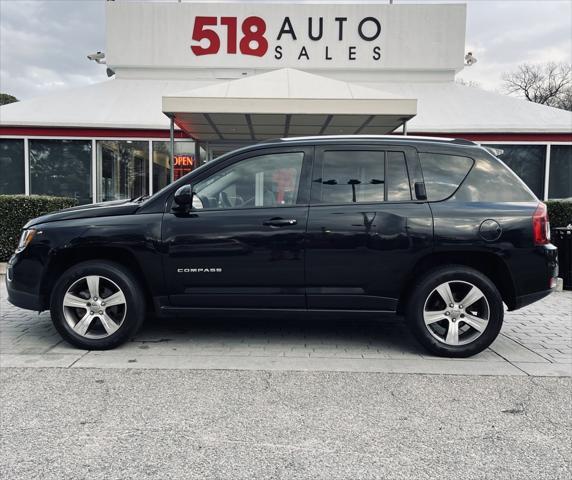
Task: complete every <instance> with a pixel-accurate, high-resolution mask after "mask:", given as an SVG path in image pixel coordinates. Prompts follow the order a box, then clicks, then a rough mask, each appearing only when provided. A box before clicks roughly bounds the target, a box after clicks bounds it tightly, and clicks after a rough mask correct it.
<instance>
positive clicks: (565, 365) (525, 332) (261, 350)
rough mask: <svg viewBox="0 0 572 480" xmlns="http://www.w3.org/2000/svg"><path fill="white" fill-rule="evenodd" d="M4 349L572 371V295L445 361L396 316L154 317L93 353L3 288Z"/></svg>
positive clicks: (287, 363)
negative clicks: (466, 355) (484, 346)
mask: <svg viewBox="0 0 572 480" xmlns="http://www.w3.org/2000/svg"><path fill="white" fill-rule="evenodd" d="M0 281H2V283H3V279H0ZM0 354H1V357H0V358H1V362H2V363H3V364H2V363H0V366H49V365H52V366H60V367H69V366H70V365H72V364H74V366H77V365H78V366H82V365H83V366H94V367H97V366H105V365H106V364H108V363H109V365H112V366H114V367H117V368H120V366H121V365H123V366H124V367H126V368H139V366H141V365H145V366H146V367H145V368H151V366H152V365H153V361H155V360H156V359H161V360H157V362H158V363H157V367H158V368H171V367H169V365H171V364H172V365H173V367H172V368H195V367H196V368H233V365H242V367H241V368H246V369H250V368H261V369H263V368H264V367H265V366H267V367H268V368H269V369H280V368H295V369H296V368H299V369H301V370H311V369H312V368H318V369H328V368H331V369H332V370H343V369H344V368H348V369H350V370H359V369H360V368H361V369H362V371H400V372H405V373H406V372H414V371H415V370H416V369H417V372H418V373H428V372H432V373H447V372H448V373H457V374H463V373H469V374H470V373H473V374H491V373H492V372H494V371H495V369H497V370H498V371H499V372H504V374H524V373H523V372H526V373H528V374H530V375H559V374H562V375H568V374H569V372H570V370H571V368H570V366H571V364H572V292H566V291H565V292H559V293H554V294H552V295H550V296H549V297H547V298H545V299H543V300H541V301H540V302H538V303H536V304H534V305H531V306H529V307H526V308H523V309H521V310H518V311H516V312H506V315H505V323H504V326H503V329H502V332H501V335H500V336H499V338H498V339H497V340H496V341H495V342H494V343H493V345H492V346H491V348H490V349H488V350H486V351H485V352H482V353H481V354H479V355H477V356H475V357H473V358H471V359H465V360H444V359H438V358H435V357H433V356H431V355H429V354H428V353H427V352H426V351H425V350H423V349H422V348H421V347H420V346H419V345H418V344H417V342H416V341H415V340H414V339H413V337H412V335H411V334H410V333H409V331H408V330H407V328H406V325H405V323H404V322H403V321H402V320H401V319H399V318H389V319H383V320H380V321H376V320H359V321H356V320H352V321H344V320H343V318H340V319H335V320H322V319H316V320H310V319H304V320H270V319H269V320H259V319H256V320H255V319H252V320H237V319H233V318H228V319H209V318H202V319H192V320H174V321H171V320H169V321H158V320H154V321H147V322H146V323H145V325H144V327H143V328H142V330H141V331H140V332H139V334H138V335H137V336H136V338H134V339H133V340H132V341H130V342H128V343H127V344H125V345H123V346H121V347H119V348H118V349H116V350H114V351H111V352H104V353H98V352H87V351H83V350H79V349H76V348H74V347H71V346H70V345H68V344H67V343H66V342H64V341H62V339H61V337H60V336H59V335H58V334H57V332H56V331H55V329H54V328H53V326H52V323H51V319H50V315H49V312H43V313H42V314H40V315H38V314H37V313H35V312H28V311H25V310H21V309H18V308H16V307H14V306H12V305H11V304H9V303H8V301H7V298H6V291H5V288H4V287H3V286H2V287H0ZM92 357H93V358H92ZM106 359H108V360H109V362H108V361H107V360H106ZM237 359H240V360H237ZM328 362H330V363H328ZM328 365H329V367H328ZM360 365H361V367H360ZM399 365H402V366H401V367H399ZM457 365H458V366H457ZM177 366H179V367H177ZM469 366H470V368H469ZM499 366H500V367H499ZM237 368H238V367H237ZM447 369H449V371H447ZM471 369H472V370H471ZM479 372H481V373H479ZM482 372H485V373H482Z"/></svg>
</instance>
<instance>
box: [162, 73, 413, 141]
mask: <svg viewBox="0 0 572 480" xmlns="http://www.w3.org/2000/svg"><path fill="white" fill-rule="evenodd" d="M163 112H164V113H165V114H167V115H168V116H173V117H174V119H175V123H176V124H177V125H178V126H179V127H180V128H181V129H183V130H184V131H186V132H187V133H188V134H190V135H191V136H192V137H193V138H195V139H197V140H207V141H209V140H216V141H219V140H251V141H252V140H261V139H264V138H272V137H285V136H288V135H322V134H323V135H328V134H357V133H378V134H385V133H389V132H392V131H393V130H395V129H396V128H397V127H399V126H401V125H403V122H405V121H407V120H409V119H411V118H412V117H414V116H415V114H416V113H417V100H416V99H413V98H402V97H398V96H396V95H392V94H389V93H385V92H383V91H380V90H376V89H373V88H368V87H363V86H360V85H354V84H351V83H348V82H343V81H340V80H334V79H332V78H328V77H323V76H320V75H314V74H311V73H306V72H302V71H300V70H296V69H292V68H283V69H280V70H274V71H271V72H268V73H263V74H260V75H254V76H251V77H246V78H241V79H238V80H232V81H227V82H223V83H218V84H215V85H211V86H208V87H203V88H198V89H195V90H191V91H188V92H183V93H179V94H174V95H167V96H164V97H163Z"/></svg>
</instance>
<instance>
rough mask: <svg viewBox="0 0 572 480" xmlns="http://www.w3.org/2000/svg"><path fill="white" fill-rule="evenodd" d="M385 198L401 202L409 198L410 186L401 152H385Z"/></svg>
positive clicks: (403, 156)
mask: <svg viewBox="0 0 572 480" xmlns="http://www.w3.org/2000/svg"><path fill="white" fill-rule="evenodd" d="M386 177H387V178H386V181H387V200H388V201H389V202H403V201H407V200H411V187H410V185H409V175H408V174H407V164H406V163H405V154H404V153H403V152H387V175H386Z"/></svg>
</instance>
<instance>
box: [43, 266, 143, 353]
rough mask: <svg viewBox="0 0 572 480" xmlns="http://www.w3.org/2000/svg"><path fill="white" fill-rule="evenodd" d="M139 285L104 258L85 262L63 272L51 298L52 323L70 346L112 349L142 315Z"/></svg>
mask: <svg viewBox="0 0 572 480" xmlns="http://www.w3.org/2000/svg"><path fill="white" fill-rule="evenodd" d="M144 305H145V302H144V299H143V296H142V291H141V288H140V286H139V284H138V282H137V281H136V279H135V278H134V277H133V275H132V274H131V272H129V271H128V270H127V269H125V268H124V267H123V266H121V265H118V264H115V263H112V262H107V261H89V262H83V263H80V264H78V265H75V266H73V267H71V268H70V269H68V270H67V271H65V272H64V273H63V275H62V276H61V277H60V279H59V280H58V282H57V283H56V285H55V287H54V290H53V293H52V298H51V307H50V311H51V315H52V321H53V322H54V326H55V327H56V329H57V330H58V332H59V333H60V334H61V335H62V337H63V338H64V339H65V340H67V341H68V342H69V343H71V344H72V345H75V346H76V347H79V348H84V349H88V350H106V349H110V348H114V347H116V346H118V345H120V344H122V343H123V342H125V341H126V340H128V339H129V338H130V337H131V336H133V335H134V334H135V333H136V332H137V330H138V329H139V327H140V326H141V323H142V322H143V319H144V317H145V308H144Z"/></svg>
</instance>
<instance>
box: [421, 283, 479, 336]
mask: <svg viewBox="0 0 572 480" xmlns="http://www.w3.org/2000/svg"><path fill="white" fill-rule="evenodd" d="M489 318H490V306H489V302H488V300H487V298H486V297H485V294H484V293H483V292H482V291H481V290H480V289H479V288H478V287H477V286H475V285H473V284H472V283H469V282H465V281H450V282H445V283H442V284H440V285H439V286H437V287H436V288H435V289H433V290H432V291H431V293H430V294H429V296H428V297H427V299H426V300H425V304H424V306H423V320H424V322H425V326H426V328H427V330H429V333H430V334H431V335H432V336H433V337H434V338H436V339H437V340H439V341H440V342H442V343H444V344H446V345H451V346H459V345H467V344H469V343H471V342H473V341H475V340H476V339H477V338H478V337H480V336H481V335H482V334H483V333H484V331H485V330H486V328H487V326H488V323H489Z"/></svg>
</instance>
